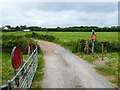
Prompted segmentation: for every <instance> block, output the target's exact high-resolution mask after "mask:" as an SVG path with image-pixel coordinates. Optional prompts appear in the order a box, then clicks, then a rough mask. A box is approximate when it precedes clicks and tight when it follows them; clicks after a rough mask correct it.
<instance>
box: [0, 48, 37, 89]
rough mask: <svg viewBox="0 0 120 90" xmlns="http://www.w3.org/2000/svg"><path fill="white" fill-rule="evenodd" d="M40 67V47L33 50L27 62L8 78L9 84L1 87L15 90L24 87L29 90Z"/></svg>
mask: <svg viewBox="0 0 120 90" xmlns="http://www.w3.org/2000/svg"><path fill="white" fill-rule="evenodd" d="M37 67H38V49H37V47H36V49H35V50H34V51H33V52H32V54H31V55H30V56H29V58H28V59H27V60H26V62H25V63H24V64H23V65H22V66H21V68H20V69H19V71H18V72H17V74H16V75H15V76H14V77H13V78H12V79H11V80H8V84H7V85H3V86H1V89H2V90H3V89H6V90H13V89H15V88H24V90H27V89H29V88H30V86H31V84H32V80H33V78H34V75H35V73H36V69H37Z"/></svg>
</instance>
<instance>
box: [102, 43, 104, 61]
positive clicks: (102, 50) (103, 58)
mask: <svg viewBox="0 0 120 90" xmlns="http://www.w3.org/2000/svg"><path fill="white" fill-rule="evenodd" d="M103 51H104V48H103V44H102V61H103V60H104V58H103Z"/></svg>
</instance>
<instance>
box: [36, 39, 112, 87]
mask: <svg viewBox="0 0 120 90" xmlns="http://www.w3.org/2000/svg"><path fill="white" fill-rule="evenodd" d="M38 44H39V46H40V47H41V49H42V52H43V57H44V60H45V67H44V74H45V75H44V79H43V81H42V88H113V87H114V86H113V85H112V83H110V82H109V81H108V80H107V79H106V78H105V77H103V76H101V75H100V74H98V73H97V72H96V71H95V69H94V68H93V66H92V65H91V64H89V63H87V62H86V61H84V60H82V59H81V58H79V57H78V56H76V55H74V54H72V53H71V52H70V51H69V50H67V49H65V48H63V47H61V46H60V45H57V44H55V43H51V42H47V41H42V40H38Z"/></svg>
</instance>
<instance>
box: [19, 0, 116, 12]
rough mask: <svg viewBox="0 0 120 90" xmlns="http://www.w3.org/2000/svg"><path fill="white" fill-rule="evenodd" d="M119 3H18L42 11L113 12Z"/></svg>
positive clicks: (25, 7) (23, 7)
mask: <svg viewBox="0 0 120 90" xmlns="http://www.w3.org/2000/svg"><path fill="white" fill-rule="evenodd" d="M117 5H118V4H117V3H114V2H47V3H45V2H43V3H42V2H28V3H18V6H20V7H22V9H26V10H29V9H33V8H34V9H38V10H40V11H53V12H59V11H69V10H76V11H84V12H112V11H115V10H116V9H117V8H118V7H117Z"/></svg>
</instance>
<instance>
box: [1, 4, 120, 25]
mask: <svg viewBox="0 0 120 90" xmlns="http://www.w3.org/2000/svg"><path fill="white" fill-rule="evenodd" d="M0 11H1V16H0V17H2V18H1V19H0V26H2V25H12V26H16V25H28V26H40V27H58V26H59V27H69V26H82V25H84V26H114V25H118V3H117V2H8V3H6V2H3V3H2V4H1V6H0Z"/></svg>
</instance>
